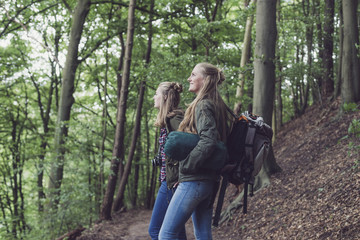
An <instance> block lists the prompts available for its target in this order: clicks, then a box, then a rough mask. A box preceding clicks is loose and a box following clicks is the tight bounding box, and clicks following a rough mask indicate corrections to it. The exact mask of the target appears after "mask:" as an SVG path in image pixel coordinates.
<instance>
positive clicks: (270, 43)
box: [253, 0, 280, 190]
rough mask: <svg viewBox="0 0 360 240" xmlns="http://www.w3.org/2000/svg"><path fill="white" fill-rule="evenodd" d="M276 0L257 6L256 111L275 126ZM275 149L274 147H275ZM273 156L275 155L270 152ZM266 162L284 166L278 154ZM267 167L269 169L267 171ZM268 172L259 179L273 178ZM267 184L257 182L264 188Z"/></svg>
mask: <svg viewBox="0 0 360 240" xmlns="http://www.w3.org/2000/svg"><path fill="white" fill-rule="evenodd" d="M276 35H277V31H276V0H258V2H257V9H256V47H255V57H254V59H255V61H254V68H255V78H254V98H253V112H254V113H255V114H258V115H260V116H262V117H263V118H264V121H265V122H266V123H267V124H269V125H270V126H271V125H272V114H273V103H274V95H275V63H274V60H275V47H276ZM271 151H272V148H271ZM270 156H273V155H271V154H270ZM264 165H269V166H270V167H269V168H267V169H278V170H279V169H280V167H279V166H278V165H277V163H276V160H275V157H268V158H267V160H266V161H265V163H264ZM267 169H265V170H267ZM269 174H270V173H268V172H266V171H265V173H264V174H262V175H260V174H259V175H258V176H257V177H256V178H259V179H256V182H260V183H265V182H267V181H269V180H268V179H267V178H268V175H269ZM262 186H263V185H262V184H259V185H257V188H254V189H255V190H256V189H260V188H261V187H262Z"/></svg>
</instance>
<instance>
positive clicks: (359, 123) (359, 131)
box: [348, 119, 360, 138]
mask: <svg viewBox="0 0 360 240" xmlns="http://www.w3.org/2000/svg"><path fill="white" fill-rule="evenodd" d="M348 134H349V135H353V136H356V137H358V138H360V120H359V119H353V120H352V121H351V123H350V125H349V128H348Z"/></svg>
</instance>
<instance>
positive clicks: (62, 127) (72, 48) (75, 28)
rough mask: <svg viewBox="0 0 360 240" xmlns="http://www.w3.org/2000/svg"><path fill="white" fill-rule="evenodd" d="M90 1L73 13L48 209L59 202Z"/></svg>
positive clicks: (84, 2)
mask: <svg viewBox="0 0 360 240" xmlns="http://www.w3.org/2000/svg"><path fill="white" fill-rule="evenodd" d="M90 4H91V1H90V0H79V1H78V5H77V6H76V9H75V11H74V18H73V23H72V27H71V32H70V42H69V46H68V54H67V56H66V62H65V68H64V71H63V81H62V87H61V95H60V105H59V110H58V117H57V126H56V132H55V148H54V151H55V159H54V161H53V164H52V167H51V174H50V178H49V187H48V188H49V190H50V194H51V195H50V202H49V207H50V208H51V207H54V206H53V205H54V204H57V203H58V202H59V199H58V198H59V195H60V187H61V181H62V179H63V171H64V161H65V156H64V155H65V152H66V148H65V146H64V144H65V138H66V136H67V135H68V128H69V120H70V113H71V107H72V105H73V103H74V97H73V93H74V80H75V73H76V69H77V67H78V65H79V61H78V59H77V58H78V49H79V43H80V39H81V35H82V31H83V28H84V23H85V19H86V17H87V15H88V13H89V11H90Z"/></svg>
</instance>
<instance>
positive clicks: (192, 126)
mask: <svg viewBox="0 0 360 240" xmlns="http://www.w3.org/2000/svg"><path fill="white" fill-rule="evenodd" d="M196 66H198V67H200V69H201V72H202V75H203V78H204V84H203V86H202V88H201V89H200V91H199V93H198V94H197V96H196V98H195V99H194V100H193V101H192V102H191V103H190V105H189V107H188V108H187V109H186V112H185V116H184V120H183V121H182V122H181V123H180V126H179V131H183V132H190V133H197V130H196V119H195V108H196V105H197V104H198V103H199V102H200V101H201V100H203V99H209V100H211V101H212V102H213V103H214V107H215V120H216V128H217V130H218V132H219V138H220V139H221V140H222V141H224V142H225V141H226V137H227V129H228V127H227V121H228V120H229V118H228V112H227V110H226V104H225V102H224V101H223V99H222V98H221V96H220V93H219V91H218V85H220V84H221V83H222V82H223V81H225V75H224V73H223V72H222V70H221V69H219V68H217V67H216V66H214V65H212V64H210V63H206V62H205V63H199V64H197V65H196Z"/></svg>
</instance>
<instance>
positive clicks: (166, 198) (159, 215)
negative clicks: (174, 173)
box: [149, 181, 186, 240]
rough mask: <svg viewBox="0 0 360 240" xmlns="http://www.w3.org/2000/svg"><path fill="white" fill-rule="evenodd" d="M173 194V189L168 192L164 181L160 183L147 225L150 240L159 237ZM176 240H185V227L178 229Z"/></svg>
mask: <svg viewBox="0 0 360 240" xmlns="http://www.w3.org/2000/svg"><path fill="white" fill-rule="evenodd" d="M173 193H174V189H171V190H169V189H168V188H167V185H166V181H163V182H161V185H160V188H159V191H158V194H157V197H156V200H155V204H154V208H153V212H152V216H151V220H150V225H149V235H150V237H151V239H152V240H154V239H156V240H157V239H158V237H159V232H160V228H161V225H162V224H163V220H164V216H165V213H166V210H167V208H168V206H169V202H170V199H171V197H172V196H173ZM178 239H184V240H186V232H185V225H184V226H183V228H181V229H180V231H179V238H178Z"/></svg>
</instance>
